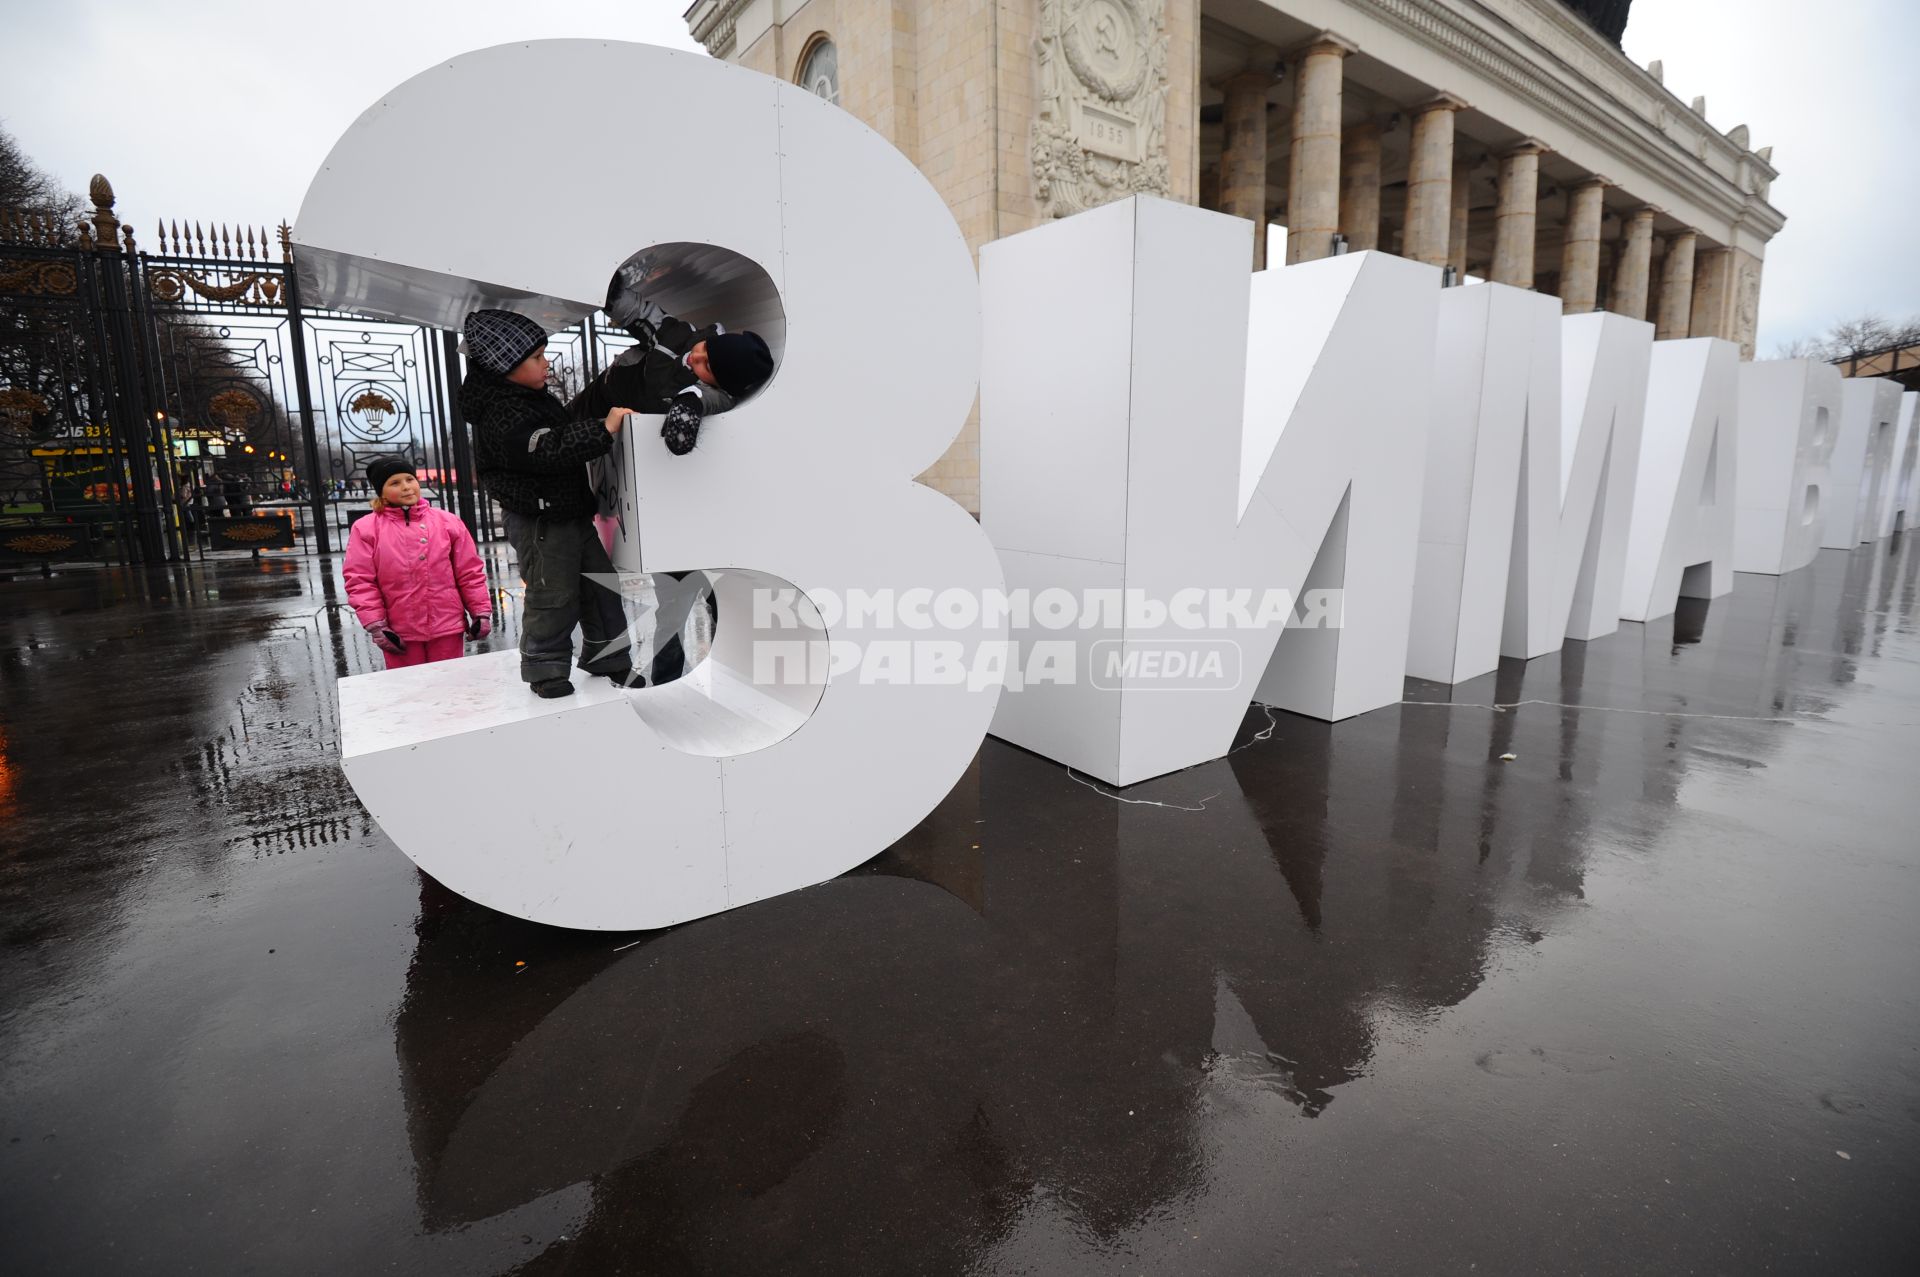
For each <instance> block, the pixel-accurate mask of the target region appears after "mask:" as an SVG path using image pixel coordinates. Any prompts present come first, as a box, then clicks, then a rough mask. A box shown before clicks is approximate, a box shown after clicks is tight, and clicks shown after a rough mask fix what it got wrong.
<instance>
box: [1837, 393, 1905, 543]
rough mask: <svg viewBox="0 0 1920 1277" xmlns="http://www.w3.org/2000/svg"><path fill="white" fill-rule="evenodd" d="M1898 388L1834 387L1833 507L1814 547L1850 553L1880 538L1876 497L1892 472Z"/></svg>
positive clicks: (1878, 498)
mask: <svg viewBox="0 0 1920 1277" xmlns="http://www.w3.org/2000/svg"><path fill="white" fill-rule="evenodd" d="M1900 394H1901V392H1900V383H1899V382H1896V381H1888V380H1887V379H1886V378H1885V377H1849V378H1847V379H1846V381H1845V382H1844V383H1843V384H1842V385H1841V387H1840V433H1839V438H1838V439H1837V440H1835V442H1834V445H1833V505H1832V507H1831V508H1830V509H1829V511H1828V513H1827V531H1826V535H1825V536H1824V537H1823V538H1822V539H1821V541H1820V544H1821V545H1823V546H1825V547H1827V548H1828V549H1830V550H1851V549H1853V548H1854V547H1855V546H1857V545H1859V544H1860V543H1861V542H1862V541H1877V540H1879V538H1880V498H1881V494H1882V493H1883V492H1884V491H1885V488H1886V483H1887V479H1888V473H1889V472H1890V471H1891V470H1892V468H1893V431H1894V426H1895V424H1896V423H1897V422H1898V421H1899V419H1900Z"/></svg>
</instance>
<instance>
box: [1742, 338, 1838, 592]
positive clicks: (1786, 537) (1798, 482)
mask: <svg viewBox="0 0 1920 1277" xmlns="http://www.w3.org/2000/svg"><path fill="white" fill-rule="evenodd" d="M1739 412H1740V431H1739V439H1740V448H1739V451H1740V466H1739V473H1738V474H1737V475H1736V477H1735V487H1736V489H1737V490H1738V493H1739V509H1738V510H1737V511H1736V512H1735V516H1734V528H1733V570H1734V571H1736V572H1761V573H1765V574H1767V575H1770V576H1779V575H1780V574H1781V573H1782V572H1792V571H1794V570H1795V569H1796V568H1803V567H1805V566H1807V564H1809V563H1811V562H1813V557H1814V555H1816V554H1818V553H1819V552H1820V534H1821V530H1822V522H1821V509H1822V507H1823V506H1824V505H1825V504H1826V503H1827V502H1828V501H1830V500H1831V499H1832V497H1831V494H1830V491H1829V490H1830V489H1831V488H1832V486H1833V485H1832V481H1831V479H1830V478H1829V475H1828V467H1829V464H1830V462H1831V459H1832V457H1833V441H1834V438H1835V430H1836V428H1837V427H1838V425H1839V421H1840V370H1839V369H1838V368H1835V367H1834V366H1833V365H1832V364H1827V363H1820V362H1817V361H1815V360H1811V359H1765V360H1760V361H1757V362H1755V363H1748V364H1741V365H1740V409H1739Z"/></svg>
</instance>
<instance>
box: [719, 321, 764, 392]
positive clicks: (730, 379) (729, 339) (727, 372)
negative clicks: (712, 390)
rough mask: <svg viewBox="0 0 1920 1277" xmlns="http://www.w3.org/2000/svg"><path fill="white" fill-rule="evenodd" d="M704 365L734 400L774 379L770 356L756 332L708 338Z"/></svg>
mask: <svg viewBox="0 0 1920 1277" xmlns="http://www.w3.org/2000/svg"><path fill="white" fill-rule="evenodd" d="M707 363H708V364H709V365H710V366H711V367H712V368H713V379H714V380H715V381H716V382H718V383H719V384H720V389H722V390H724V391H726V392H727V393H728V394H730V395H732V396H733V397H734V398H735V399H740V398H743V397H745V396H747V395H750V394H752V393H753V392H754V391H756V390H758V389H759V388H760V386H761V383H763V382H764V381H766V379H767V378H769V377H771V376H773V355H772V354H771V353H770V352H769V351H768V350H767V343H766V342H764V341H762V340H761V338H760V334H759V333H726V334H723V335H722V336H719V337H709V338H707Z"/></svg>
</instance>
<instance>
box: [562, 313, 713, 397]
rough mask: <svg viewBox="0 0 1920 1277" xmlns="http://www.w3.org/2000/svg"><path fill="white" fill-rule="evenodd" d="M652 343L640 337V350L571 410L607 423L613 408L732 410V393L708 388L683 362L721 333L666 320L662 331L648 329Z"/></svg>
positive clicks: (597, 381) (624, 359) (628, 354)
mask: <svg viewBox="0 0 1920 1277" xmlns="http://www.w3.org/2000/svg"><path fill="white" fill-rule="evenodd" d="M646 328H647V330H650V332H651V335H652V337H653V340H652V341H651V342H649V341H647V339H646V331H643V332H642V333H640V334H637V335H639V336H640V339H641V340H640V344H639V345H638V346H635V347H633V349H631V350H628V351H626V352H625V353H623V354H622V355H621V356H620V357H619V358H618V359H616V360H615V361H614V362H613V366H612V367H610V368H608V369H607V371H606V372H604V373H602V374H601V375H600V376H599V377H598V378H597V379H595V380H594V381H593V382H592V383H590V384H589V385H588V386H587V388H586V389H585V390H583V391H581V392H580V394H579V396H578V397H577V398H575V399H574V401H573V402H572V403H571V404H569V405H568V411H569V412H572V413H573V414H575V415H576V416H587V415H590V414H592V413H595V412H597V413H599V414H600V415H601V416H602V417H605V416H606V414H607V412H608V411H609V410H610V409H612V408H613V407H614V406H616V405H618V406H619V407H622V408H628V409H631V410H632V411H634V412H647V413H664V412H666V411H668V410H669V409H670V408H671V407H672V406H673V404H674V402H675V400H676V399H677V398H683V399H684V400H685V402H687V403H688V404H690V405H691V406H692V407H694V408H695V409H696V410H698V412H699V413H700V414H701V415H705V414H706V413H710V412H724V411H726V410H727V409H728V408H730V407H732V406H733V400H732V399H731V398H729V397H728V395H727V393H726V392H725V391H723V390H720V389H718V388H717V387H714V386H709V385H707V384H706V383H705V382H703V381H701V380H700V379H699V378H698V377H696V376H694V375H693V370H692V369H691V368H688V367H687V366H686V364H685V363H684V362H682V361H683V360H685V358H686V356H687V352H688V351H690V350H692V349H693V348H694V347H695V346H696V345H698V344H699V343H701V342H703V341H705V340H706V339H707V338H709V337H714V336H718V335H719V333H720V329H719V328H718V327H717V326H716V327H708V328H695V327H694V326H693V325H692V324H689V323H687V322H686V321H685V320H682V319H674V318H671V317H668V318H665V319H662V320H661V321H660V323H659V325H658V326H657V327H653V326H651V325H649V326H646Z"/></svg>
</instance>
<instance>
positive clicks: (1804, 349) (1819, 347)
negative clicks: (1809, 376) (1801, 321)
mask: <svg viewBox="0 0 1920 1277" xmlns="http://www.w3.org/2000/svg"><path fill="white" fill-rule="evenodd" d="M1773 357H1774V358H1775V359H1825V358H1826V348H1825V346H1824V345H1823V344H1822V342H1821V339H1820V338H1818V337H1795V338H1794V339H1793V340H1792V341H1782V342H1775V343H1774V347H1773Z"/></svg>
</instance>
